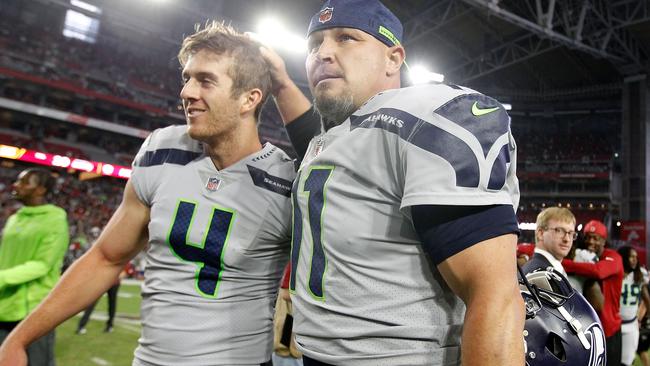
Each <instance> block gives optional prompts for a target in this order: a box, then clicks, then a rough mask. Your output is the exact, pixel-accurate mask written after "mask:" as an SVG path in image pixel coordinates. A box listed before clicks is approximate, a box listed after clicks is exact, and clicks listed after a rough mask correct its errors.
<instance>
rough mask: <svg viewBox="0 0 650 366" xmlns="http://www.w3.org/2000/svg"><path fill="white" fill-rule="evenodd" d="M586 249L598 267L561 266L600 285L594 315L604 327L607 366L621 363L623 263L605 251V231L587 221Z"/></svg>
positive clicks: (602, 226)
mask: <svg viewBox="0 0 650 366" xmlns="http://www.w3.org/2000/svg"><path fill="white" fill-rule="evenodd" d="M583 232H584V235H585V243H586V244H587V248H588V249H589V250H591V251H592V252H594V253H596V254H597V255H598V258H599V260H598V262H597V263H578V262H575V261H573V260H571V259H565V260H564V261H563V262H562V265H563V266H564V269H566V271H567V272H568V273H575V274H577V275H580V276H584V277H587V278H593V279H595V280H597V281H598V282H599V284H600V288H601V291H602V295H603V305H602V308H601V309H598V308H596V307H595V306H594V308H596V312H597V313H598V316H599V317H600V321H601V322H602V323H603V329H604V330H605V337H606V339H607V366H612V365H616V366H619V365H620V363H621V315H620V308H621V287H622V285H623V277H624V273H623V259H622V258H621V256H620V255H619V254H618V253H617V252H616V251H615V250H612V249H607V248H605V243H606V241H607V228H606V227H605V224H603V223H602V222H600V221H598V220H591V221H589V222H588V223H587V224H586V225H585V227H584V229H583Z"/></svg>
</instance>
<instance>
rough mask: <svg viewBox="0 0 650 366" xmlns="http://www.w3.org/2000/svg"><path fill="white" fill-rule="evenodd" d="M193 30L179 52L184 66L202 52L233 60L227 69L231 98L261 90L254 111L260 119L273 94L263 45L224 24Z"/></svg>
mask: <svg viewBox="0 0 650 366" xmlns="http://www.w3.org/2000/svg"><path fill="white" fill-rule="evenodd" d="M194 30H195V32H194V34H192V35H190V36H187V37H185V39H184V40H183V44H182V45H181V49H180V51H179V52H178V61H179V62H180V63H181V67H184V66H185V64H186V63H187V60H188V59H189V58H190V56H191V55H193V54H195V53H197V52H199V51H202V50H207V51H210V52H213V53H215V54H217V55H227V56H230V57H232V58H233V61H234V62H233V63H232V65H231V66H230V68H229V69H228V76H229V77H230V78H231V79H232V82H233V84H232V91H231V95H232V96H233V97H236V96H239V95H240V94H241V93H244V92H246V91H248V90H251V89H255V88H257V89H260V90H261V91H262V101H261V102H260V104H259V105H258V106H257V107H256V108H255V118H256V119H257V118H259V115H260V113H261V111H262V106H263V105H264V102H265V101H266V98H267V96H268V95H269V93H270V92H271V73H270V70H269V67H268V65H267V64H266V61H264V58H263V57H262V54H261V53H260V49H259V47H260V44H259V43H257V42H256V41H254V40H252V39H251V38H250V37H248V36H246V35H245V34H243V33H240V32H238V31H237V30H236V29H235V28H233V27H232V26H230V25H226V24H224V23H223V22H217V21H211V22H206V24H205V26H204V27H203V29H201V25H200V24H196V25H195V27H194Z"/></svg>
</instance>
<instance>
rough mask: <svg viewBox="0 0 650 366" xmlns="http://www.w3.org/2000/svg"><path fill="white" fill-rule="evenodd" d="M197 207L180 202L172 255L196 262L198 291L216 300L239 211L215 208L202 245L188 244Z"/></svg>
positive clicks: (171, 234) (171, 236) (171, 241)
mask: <svg viewBox="0 0 650 366" xmlns="http://www.w3.org/2000/svg"><path fill="white" fill-rule="evenodd" d="M196 205H197V203H195V202H189V201H184V200H181V201H180V202H178V207H177V208H176V214H175V215H174V222H173V223H172V227H171V229H170V231H169V236H168V241H169V245H170V246H171V249H172V252H173V253H174V254H175V255H176V256H177V257H178V258H180V259H181V260H183V261H187V262H194V263H195V264H196V265H197V266H198V270H197V272H196V289H197V291H198V292H199V294H201V296H203V297H209V298H216V297H217V293H218V291H219V282H220V279H221V270H222V269H223V254H224V252H225V251H224V249H225V248H226V245H227V243H228V237H229V236H230V229H231V228H232V223H233V219H234V217H235V211H233V210H229V209H224V208H218V207H214V208H213V210H212V215H210V220H209V221H208V227H207V228H206V230H205V234H204V236H203V241H202V243H199V244H195V243H191V242H190V241H189V240H188V237H189V233H190V228H191V226H192V221H193V220H194V211H195V209H196Z"/></svg>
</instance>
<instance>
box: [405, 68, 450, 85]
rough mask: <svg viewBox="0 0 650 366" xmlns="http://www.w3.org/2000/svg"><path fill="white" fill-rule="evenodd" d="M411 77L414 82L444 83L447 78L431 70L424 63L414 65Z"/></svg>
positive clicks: (410, 72)
mask: <svg viewBox="0 0 650 366" xmlns="http://www.w3.org/2000/svg"><path fill="white" fill-rule="evenodd" d="M409 78H410V79H411V82H412V83H413V84H424V83H430V82H435V83H442V82H443V81H444V80H445V75H443V74H438V73H437V72H431V71H429V70H427V68H426V67H424V66H422V65H414V66H412V67H411V68H410V70H409Z"/></svg>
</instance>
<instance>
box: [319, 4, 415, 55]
mask: <svg viewBox="0 0 650 366" xmlns="http://www.w3.org/2000/svg"><path fill="white" fill-rule="evenodd" d="M327 28H355V29H359V30H362V31H364V32H366V33H368V34H370V35H372V36H374V37H375V38H377V39H378V40H380V41H381V42H383V43H384V44H386V45H387V46H388V47H391V46H394V45H397V44H400V43H401V41H402V32H403V28H402V23H401V22H400V21H399V19H397V17H396V16H395V14H393V13H392V12H391V11H390V10H388V8H387V7H385V6H384V4H382V3H381V2H379V1H378V0H327V1H325V3H324V4H323V6H322V7H321V9H320V10H319V11H318V13H316V14H315V15H314V16H313V17H312V18H311V22H309V30H308V31H307V35H308V36H309V35H310V34H312V33H313V32H315V31H318V30H321V29H327Z"/></svg>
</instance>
